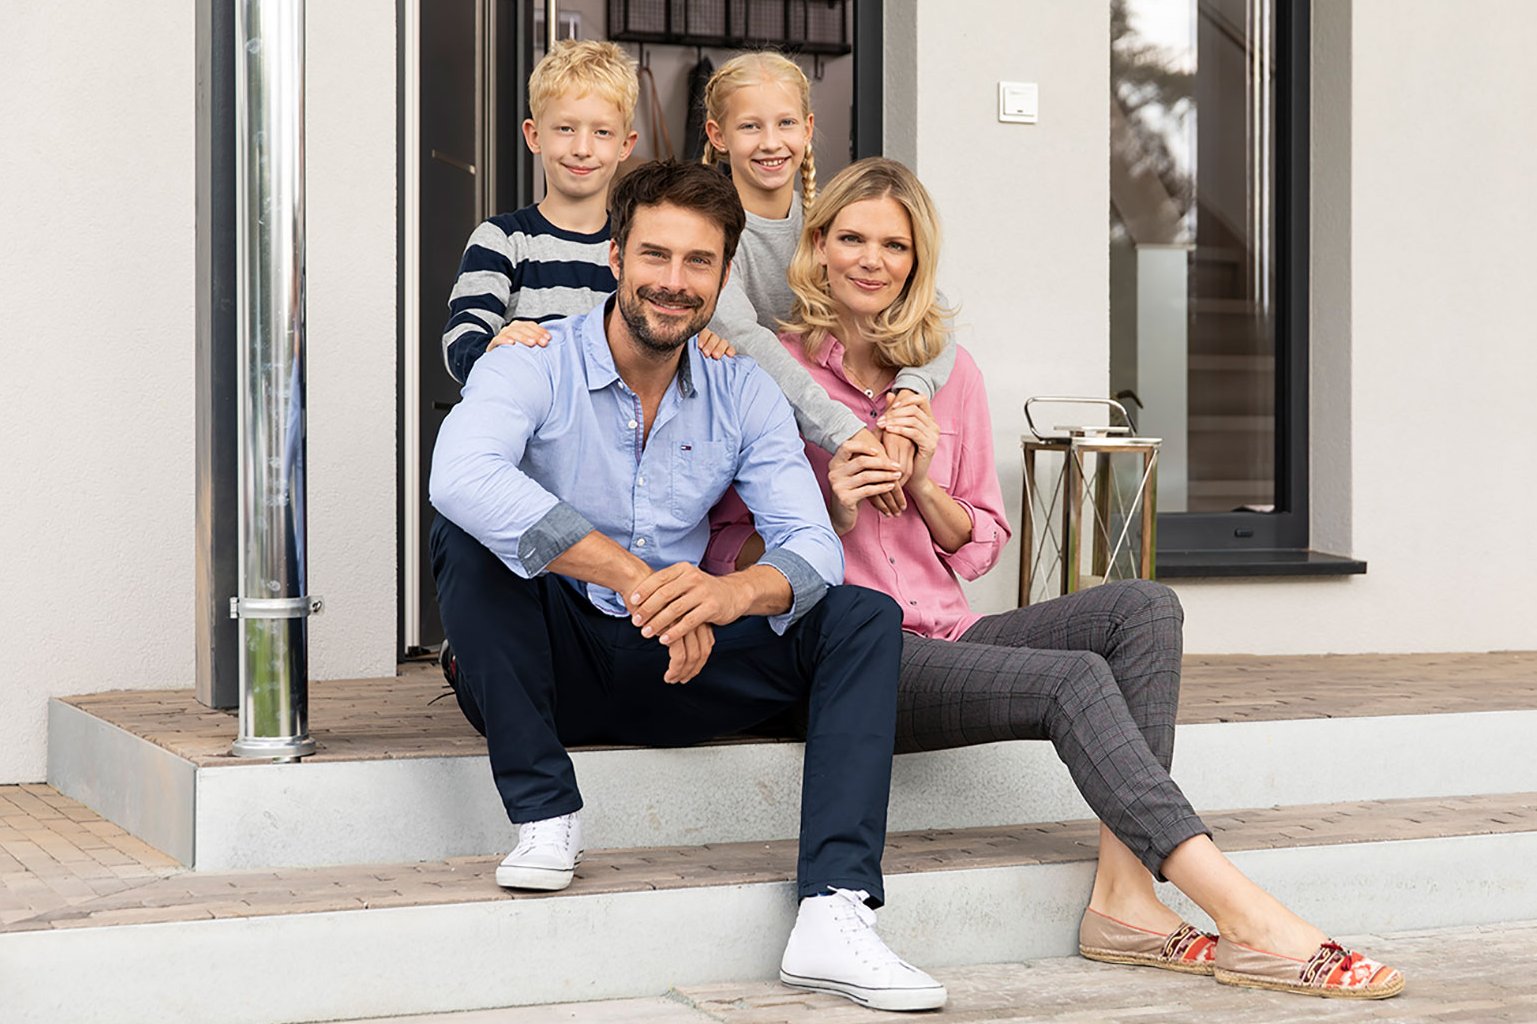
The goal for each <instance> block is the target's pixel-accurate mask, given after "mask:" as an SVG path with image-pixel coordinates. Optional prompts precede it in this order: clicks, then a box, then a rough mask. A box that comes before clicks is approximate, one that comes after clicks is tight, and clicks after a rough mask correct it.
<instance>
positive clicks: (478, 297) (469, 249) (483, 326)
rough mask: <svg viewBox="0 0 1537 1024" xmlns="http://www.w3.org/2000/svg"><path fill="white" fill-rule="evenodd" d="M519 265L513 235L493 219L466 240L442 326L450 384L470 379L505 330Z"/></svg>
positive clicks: (516, 283) (444, 359)
mask: <svg viewBox="0 0 1537 1024" xmlns="http://www.w3.org/2000/svg"><path fill="white" fill-rule="evenodd" d="M518 263H519V261H518V257H517V253H516V252H515V250H514V243H513V239H512V236H510V235H509V234H508V233H507V231H505V230H504V229H503V228H502V227H501V226H499V225H498V224H497V223H496V221H495V219H492V220H488V221H485V222H483V223H482V224H481V225H480V226H479V227H477V228H476V229H475V230H474V232H473V233H472V234H471V235H470V241H469V244H468V245H466V246H465V247H464V255H463V256H462V257H461V258H460V260H459V278H458V280H456V281H455V282H454V290H453V292H452V294H450V295H449V298H448V323H447V324H446V325H444V327H443V363H444V365H445V366H447V367H448V372H449V373H450V374H452V375H453V378H454V380H457V381H459V382H461V383H462V382H464V381H465V380H467V379H468V378H469V375H470V367H472V366H474V365H475V360H477V359H479V358H480V357H481V356H482V355H484V354H485V351H486V346H487V345H489V344H490V343H491V339H492V338H494V337H496V332H498V331H500V330H501V329H502V328H503V327H504V326H505V325H506V323H507V313H508V310H510V309H511V308H512V307H513V296H514V295H515V294H516V292H517V288H518V281H517V276H518Z"/></svg>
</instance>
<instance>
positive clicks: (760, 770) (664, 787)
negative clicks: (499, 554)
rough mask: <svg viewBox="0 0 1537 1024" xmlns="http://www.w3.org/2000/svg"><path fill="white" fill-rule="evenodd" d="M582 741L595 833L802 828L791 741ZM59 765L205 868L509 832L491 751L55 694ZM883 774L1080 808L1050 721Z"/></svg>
mask: <svg viewBox="0 0 1537 1024" xmlns="http://www.w3.org/2000/svg"><path fill="white" fill-rule="evenodd" d="M1534 732H1537V710H1532V711H1503V712H1467V713H1458V714H1447V715H1427V716H1383V717H1377V718H1354V719H1300V720H1291V721H1272V722H1260V723H1225V724H1202V725H1190V726H1182V727H1180V732H1179V740H1178V743H1177V746H1176V755H1175V764H1174V776H1175V779H1176V781H1178V782H1179V783H1180V785H1181V787H1182V788H1183V789H1184V790H1185V793H1186V795H1187V796H1188V797H1189V799H1190V801H1191V802H1192V804H1194V805H1195V806H1196V807H1197V808H1203V807H1235V806H1257V805H1273V804H1289V803H1298V802H1302V801H1303V800H1307V799H1308V798H1310V797H1311V796H1312V795H1313V794H1323V793H1329V794H1334V795H1335V796H1336V798H1340V799H1371V800H1376V799H1402V798H1412V797H1422V796H1430V797H1439V796H1445V795H1451V794H1461V793H1508V792H1524V791H1529V790H1537V751H1534V749H1533V748H1532V746H1531V743H1530V736H1531V735H1532V734H1533V733H1534ZM1427 751H1428V752H1429V753H1427ZM1475 752H1476V755H1477V756H1474V753H1475ZM573 760H574V761H575V763H576V767H577V777H578V779H579V781H580V783H581V785H582V787H583V793H584V795H585V796H586V798H587V801H588V816H587V818H586V822H585V824H586V826H587V834H588V837H589V839H590V840H591V841H592V842H593V843H594V844H595V845H597V846H604V847H616V848H619V847H625V848H628V847H649V846H658V845H671V844H678V843H703V842H735V841H745V840H753V839H782V838H785V837H788V836H793V835H794V834H795V833H796V829H797V822H798V813H797V811H796V808H797V807H798V805H799V800H800V761H801V758H800V750H799V748H798V747H797V746H796V745H793V744H784V743H767V744H763V743H752V744H737V745H730V746H704V747H689V748H679V749H669V750H647V749H631V750H583V751H578V752H576V753H575V755H574V757H573ZM1235 765H1237V766H1241V768H1242V770H1235V768H1234V766H1235ZM642 766H643V767H644V770H643V771H642V770H641V768H642ZM723 779H724V780H726V781H725V784H722V780H723ZM49 781H50V782H51V783H53V784H54V785H55V786H57V788H58V789H59V790H60V791H61V792H63V793H65V794H66V795H68V796H70V797H72V798H74V799H77V800H80V801H81V802H82V803H85V804H86V805H87V806H90V807H92V808H94V809H96V810H97V811H99V812H100V813H102V814H103V816H104V817H106V818H108V819H109V820H112V821H114V822H116V823H117V824H119V825H121V826H123V827H124V828H126V829H128V831H130V832H131V833H132V834H134V835H135V836H137V837H139V838H141V839H143V840H144V841H145V842H148V843H149V844H150V845H152V846H154V847H155V848H157V849H159V850H163V851H165V852H166V853H167V854H169V855H171V856H172V857H174V858H175V859H177V860H178V861H179V862H181V863H183V864H189V865H196V866H197V867H198V868H199V869H200V870H211V871H225V870H238V869H258V868H266V867H269V866H271V865H309V866H322V865H344V864H355V863H389V862H399V861H404V860H438V859H443V858H446V857H457V856H469V855H486V854H489V853H492V852H494V851H496V850H498V849H505V848H506V847H507V846H508V844H509V842H510V837H511V835H512V830H511V828H510V826H509V825H508V823H507V819H506V815H505V813H504V812H503V810H502V808H501V804H500V801H499V799H498V798H497V795H496V791H495V789H494V787H493V786H491V785H490V783H489V771H488V770H487V768H486V764H485V759H484V756H482V757H480V758H478V759H476V758H466V757H455V758H428V759H414V760H397V761H368V762H330V763H322V764H315V765H308V764H299V765H266V764H262V765H251V766H245V767H235V768H218V769H207V770H204V769H198V768H196V767H195V766H194V765H193V764H192V763H191V762H189V761H186V760H183V759H181V758H179V757H177V756H176V755H173V754H171V753H169V752H168V751H166V750H164V749H163V748H160V747H156V746H153V745H152V744H150V743H149V742H148V741H145V740H141V739H139V738H137V737H135V736H133V735H132V734H130V733H127V732H125V731H124V730H122V729H120V728H118V727H116V726H112V725H110V724H107V723H103V722H101V720H99V719H96V718H94V717H92V716H90V715H88V714H87V713H86V712H84V711H81V710H80V709H78V708H75V707H73V706H71V705H68V704H64V703H62V702H57V701H56V702H53V703H52V704H51V705H50V714H49ZM892 793H893V797H892V803H891V822H890V825H891V828H892V829H893V830H912V829H921V828H967V827H975V826H986V825H992V824H996V823H997V822H999V821H1005V822H1019V821H1056V820H1063V819H1067V818H1074V817H1082V816H1086V815H1087V814H1088V813H1089V809H1088V808H1087V806H1086V805H1085V804H1084V802H1083V800H1082V798H1081V797H1080V796H1079V795H1078V793H1077V790H1076V788H1075V787H1074V786H1073V783H1072V781H1071V780H1070V779H1069V778H1068V776H1067V772H1066V770H1065V769H1064V768H1063V767H1062V765H1061V763H1060V761H1058V760H1057V757H1056V754H1055V751H1054V750H1053V749H1052V747H1051V745H1050V744H1049V743H1047V742H1046V741H1021V742H1014V743H995V744H987V745H983V746H977V747H968V748H963V749H957V750H945V751H935V752H929V753H919V754H906V755H902V756H900V757H898V758H897V759H896V762H895V764H894V766H893V788H892ZM450 794H451V798H448V795H450ZM257 808H259V809H260V811H259V813H258V812H257V811H254V810H253V809H257ZM381 810H383V811H384V812H385V813H383V815H382V816H381ZM381 821H388V822H389V825H388V826H387V827H386V828H382V829H381V827H380V823H381Z"/></svg>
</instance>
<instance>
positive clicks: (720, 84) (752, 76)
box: [703, 50, 817, 208]
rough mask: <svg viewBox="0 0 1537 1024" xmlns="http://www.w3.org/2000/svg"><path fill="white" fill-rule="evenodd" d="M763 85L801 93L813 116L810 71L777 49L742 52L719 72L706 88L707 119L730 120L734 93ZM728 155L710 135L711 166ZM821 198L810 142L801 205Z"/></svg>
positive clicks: (806, 109) (706, 158)
mask: <svg viewBox="0 0 1537 1024" xmlns="http://www.w3.org/2000/svg"><path fill="white" fill-rule="evenodd" d="M759 82H783V83H784V84H785V85H788V86H789V87H790V88H792V89H794V90H795V91H796V92H797V93H799V94H800V100H801V114H802V116H805V115H807V114H810V113H811V82H810V81H808V80H807V78H806V72H804V71H802V70H801V68H800V65H799V64H797V63H795V62H794V61H793V60H791V59H790V58H788V57H786V56H785V55H784V54H781V53H775V52H774V51H773V50H755V51H753V52H751V53H740V54H737V55H736V56H735V57H732V58H731V59H730V60H728V61H726V63H724V64H722V65H721V66H720V67H718V68H716V69H715V74H713V75H711V76H710V80H709V82H707V83H706V84H705V87H704V112H705V116H706V117H708V118H709V119H710V120H712V121H714V122H715V123H716V124H719V125H723V126H724V124H725V121H726V101H727V100H729V99H730V98H731V94H732V93H734V92H736V91H737V90H738V89H740V88H742V87H743V86H745V85H757V84H758V83H759ZM725 157H726V154H725V152H723V151H722V150H718V149H716V148H715V147H714V146H713V145H712V144H711V143H710V140H709V137H708V136H706V138H705V140H704V158H703V162H704V163H707V164H713V163H717V162H719V161H721V160H724V159H725ZM816 196H817V162H816V155H815V154H814V153H813V152H812V144H811V143H810V142H807V143H806V158H805V159H804V160H803V161H801V205H802V206H804V207H807V208H809V207H810V206H811V202H812V200H813V199H815V198H816Z"/></svg>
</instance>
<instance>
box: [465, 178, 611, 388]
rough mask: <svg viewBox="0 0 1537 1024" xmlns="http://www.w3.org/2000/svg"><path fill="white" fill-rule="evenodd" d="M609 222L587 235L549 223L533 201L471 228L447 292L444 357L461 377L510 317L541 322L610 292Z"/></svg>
mask: <svg viewBox="0 0 1537 1024" xmlns="http://www.w3.org/2000/svg"><path fill="white" fill-rule="evenodd" d="M608 239H609V231H608V225H607V224H605V225H603V228H602V229H601V230H599V231H595V232H593V233H591V234H581V233H579V232H576V231H567V230H566V229H564V228H559V227H556V226H555V225H554V224H551V223H550V222H549V221H548V220H547V219H545V216H544V214H542V213H540V212H539V208H538V207H537V206H525V207H524V208H523V209H521V210H518V211H517V212H515V213H504V214H499V215H498V216H495V217H492V218H491V219H490V220H488V221H485V222H484V223H482V224H481V225H480V226H479V227H477V228H476V229H475V231H474V233H473V234H471V235H470V241H469V244H468V245H466V246H465V247H464V256H463V258H461V259H460V261H459V279H458V280H457V281H455V282H454V290H453V293H452V294H451V295H450V296H449V299H448V311H449V316H448V323H447V325H445V326H444V328H443V362H444V364H445V365H446V366H447V367H448V372H449V373H450V374H452V375H453V378H454V379H455V380H457V381H459V382H460V383H463V382H464V379H465V378H466V377H468V376H469V374H470V367H471V366H473V365H475V360H477V359H479V358H480V357H481V355H482V354H484V353H485V351H486V346H487V345H488V344H490V343H491V339H492V338H494V337H496V334H497V332H498V331H500V330H501V329H502V328H503V327H505V326H506V325H507V324H508V323H510V322H511V321H513V320H532V321H534V322H535V323H542V322H544V321H546V320H555V319H558V318H560V317H563V316H574V315H576V314H577V313H585V312H587V311H588V310H589V309H591V308H592V307H594V306H596V305H597V304H598V303H600V302H602V301H603V300H604V299H605V298H606V297H608V296H609V295H611V294H612V293H613V291H614V275H613V272H612V271H611V270H609V268H608Z"/></svg>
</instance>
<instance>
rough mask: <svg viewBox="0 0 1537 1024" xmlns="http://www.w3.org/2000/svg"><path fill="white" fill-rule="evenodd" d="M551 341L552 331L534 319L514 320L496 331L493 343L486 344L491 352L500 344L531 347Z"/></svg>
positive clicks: (542, 346)
mask: <svg viewBox="0 0 1537 1024" xmlns="http://www.w3.org/2000/svg"><path fill="white" fill-rule="evenodd" d="M549 343H550V332H549V331H547V330H545V329H544V328H543V327H540V326H539V325H538V324H536V323H534V322H533V321H532V320H514V321H513V322H512V323H510V324H508V325H507V326H506V327H503V328H502V329H501V330H500V331H498V332H497V333H496V337H494V338H492V339H491V343H490V344H489V345H487V346H486V351H487V352H489V351H491V350H492V349H493V348H496V347H497V346H499V345H527V346H529V347H530V348H533V347H538V348H544V346H546V345H548V344H549Z"/></svg>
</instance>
